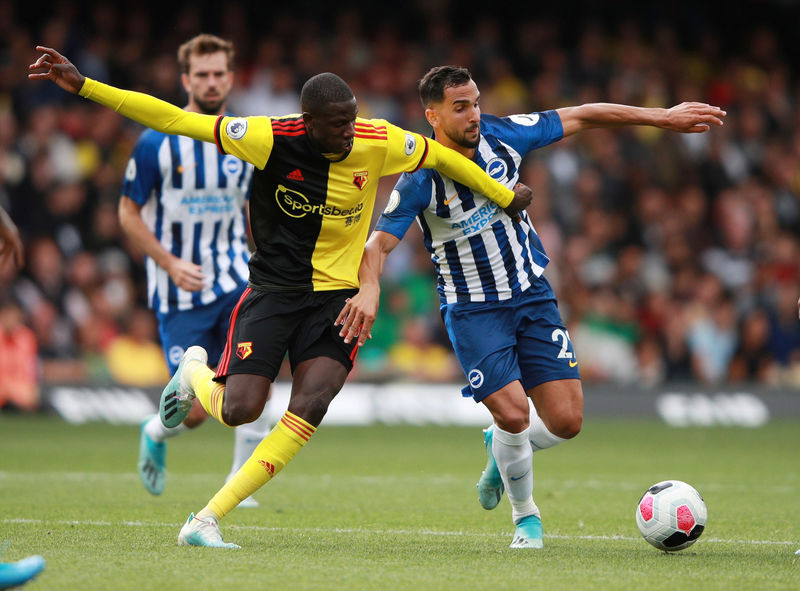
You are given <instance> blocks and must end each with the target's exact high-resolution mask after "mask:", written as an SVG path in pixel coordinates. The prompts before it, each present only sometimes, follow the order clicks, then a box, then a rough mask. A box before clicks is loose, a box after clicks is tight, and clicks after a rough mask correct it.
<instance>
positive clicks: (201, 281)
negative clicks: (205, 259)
mask: <svg viewBox="0 0 800 591" xmlns="http://www.w3.org/2000/svg"><path fill="white" fill-rule="evenodd" d="M167 272H168V273H169V276H170V277H171V278H172V281H173V282H174V283H175V285H177V286H178V287H180V288H181V289H182V290H184V291H200V290H201V289H203V288H204V287H206V276H205V275H204V274H203V268H202V267H201V266H200V265H195V264H194V263H192V262H191V261H184V260H183V259H179V258H178V257H175V258H174V259H172V262H171V263H170V265H169V268H168V269H167Z"/></svg>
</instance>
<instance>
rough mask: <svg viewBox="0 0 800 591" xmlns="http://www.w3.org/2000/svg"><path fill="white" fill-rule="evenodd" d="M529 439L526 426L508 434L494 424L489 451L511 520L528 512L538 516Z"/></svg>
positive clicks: (520, 517) (515, 520) (515, 519)
mask: <svg viewBox="0 0 800 591" xmlns="http://www.w3.org/2000/svg"><path fill="white" fill-rule="evenodd" d="M528 441H529V440H528V429H525V430H524V431H522V432H521V433H509V432H508V431H503V430H502V429H500V428H499V427H498V426H497V425H495V426H494V436H493V437H492V453H494V459H495V461H496V462H497V468H498V470H499V471H500V476H501V477H502V478H503V485H504V486H505V488H506V494H507V495H508V501H509V502H510V503H511V517H512V519H513V520H514V523H517V522H518V521H519V520H520V519H522V518H523V517H527V516H528V515H536V516H537V517H539V508H538V507H537V506H536V503H534V502H533V451H532V450H531V446H530V445H529V443H528Z"/></svg>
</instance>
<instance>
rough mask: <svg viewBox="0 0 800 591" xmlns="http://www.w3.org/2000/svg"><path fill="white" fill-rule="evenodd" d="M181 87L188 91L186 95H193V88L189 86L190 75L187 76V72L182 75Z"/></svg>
mask: <svg viewBox="0 0 800 591" xmlns="http://www.w3.org/2000/svg"><path fill="white" fill-rule="evenodd" d="M181 85H182V86H183V89H184V90H185V91H186V94H191V93H190V92H189V91H190V90H191V88H192V87H191V86H189V74H187V73H186V72H184V73H183V74H181Z"/></svg>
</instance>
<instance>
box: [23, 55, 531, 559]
mask: <svg viewBox="0 0 800 591" xmlns="http://www.w3.org/2000/svg"><path fill="white" fill-rule="evenodd" d="M37 51H41V52H42V55H41V56H40V57H39V58H38V59H37V60H36V62H35V63H33V64H31V66H30V70H31V72H32V73H31V74H29V77H30V78H31V79H33V80H37V79H39V80H46V79H49V80H52V81H54V82H55V83H56V84H58V85H59V86H60V87H61V88H63V89H65V90H68V91H69V92H72V93H80V95H81V96H84V97H86V98H89V99H91V100H94V101H96V102H99V103H101V104H103V105H106V106H109V107H112V108H114V109H115V110H116V111H118V112H120V113H122V114H123V115H125V116H128V117H131V118H132V119H134V120H136V121H139V122H140V123H143V124H144V125H147V126H148V127H152V128H153V129H157V130H159V131H164V132H169V133H173V134H179V135H186V136H189V137H192V138H195V139H200V140H203V141H207V142H214V143H216V144H217V147H218V148H219V150H220V152H222V153H226V154H233V155H235V156H237V157H239V158H241V159H243V160H245V161H247V162H250V163H252V164H253V165H255V168H256V169H255V171H254V173H253V187H252V196H251V199H250V220H251V226H252V230H253V239H254V242H255V245H256V253H255V254H254V255H253V257H252V259H251V260H250V280H249V285H248V288H247V289H246V290H245V291H244V294H243V295H242V298H241V299H240V300H239V303H238V304H237V306H236V308H235V309H234V311H233V313H232V315H231V320H230V327H229V332H228V340H227V344H226V346H225V349H224V351H223V354H222V358H221V360H220V364H219V366H218V368H217V372H216V375H215V373H214V372H213V371H212V370H210V369H209V368H208V366H207V365H206V361H207V354H206V352H205V350H204V349H202V348H201V347H190V348H189V349H188V350H187V351H186V353H185V354H184V355H183V357H182V359H181V362H180V364H179V365H178V369H177V370H176V372H175V375H174V376H173V378H172V380H170V383H169V384H167V387H166V388H165V389H164V392H163V394H162V398H161V407H160V414H161V419H162V421H163V422H164V424H165V425H166V426H168V427H169V426H172V425H175V424H177V423H179V422H181V421H182V420H183V419H184V418H185V417H186V414H187V413H188V412H189V409H190V408H191V402H192V400H193V399H194V398H195V397H197V399H198V400H200V403H201V404H202V405H203V408H204V409H205V410H206V411H207V412H208V413H209V414H210V415H211V416H213V417H214V418H216V419H217V420H219V421H220V422H222V423H223V424H226V425H229V426H234V425H240V424H244V423H247V422H250V421H252V420H254V419H255V418H256V417H258V416H259V415H260V414H261V412H262V409H263V407H264V403H265V401H266V398H267V393H268V391H269V387H270V384H271V383H272V381H273V380H274V378H275V375H276V374H277V372H278V369H279V367H280V364H281V362H282V360H283V357H284V355H285V354H286V353H287V352H288V354H289V362H290V364H291V368H292V374H293V380H292V389H291V394H290V400H289V408H288V409H287V411H286V413H285V414H284V415H283V417H282V418H281V419H280V421H279V422H278V424H277V425H276V426H275V428H274V429H273V430H272V432H271V433H270V434H269V435H268V436H267V437H266V438H265V439H264V440H263V441H262V442H261V443H260V444H259V445H258V447H257V448H256V450H255V452H253V455H252V456H251V457H250V459H248V460H247V461H246V462H245V464H244V466H242V468H241V469H240V470H239V472H237V473H236V475H235V476H234V477H233V478H231V480H230V481H229V482H228V483H226V484H225V486H223V488H222V489H220V491H219V492H218V493H217V494H216V495H214V497H213V498H212V499H211V500H210V501H209V503H208V504H207V505H206V506H205V507H204V508H203V509H202V510H201V511H200V512H199V513H198V514H197V515H196V516H195V515H194V514H191V515H190V516H189V519H188V520H187V521H186V523H185V524H184V526H183V527H182V528H181V531H180V533H179V535H178V543H179V544H188V545H196V546H212V547H217V548H235V547H238V546H236V544H232V543H228V542H225V541H223V539H222V535H221V533H220V531H219V526H218V520H219V519H221V518H222V517H223V516H225V515H226V514H227V513H229V512H230V511H231V510H232V509H233V508H234V507H235V506H236V505H237V504H238V503H239V502H240V501H241V500H242V499H244V498H246V497H248V496H249V495H251V494H252V493H253V492H254V491H255V490H257V489H258V488H259V487H261V486H263V485H264V484H266V483H267V482H268V481H269V480H270V479H271V478H273V477H274V476H275V474H277V473H278V472H279V471H280V470H281V469H282V468H283V467H284V466H285V465H286V464H287V463H288V462H289V461H290V460H291V459H292V458H293V457H294V456H295V454H297V453H298V452H299V451H300V449H301V448H302V447H303V446H304V445H305V444H306V442H307V441H308V440H309V438H310V437H311V436H312V435H313V433H314V432H315V430H316V429H317V427H318V426H319V424H320V422H321V421H322V418H323V417H324V416H325V413H326V412H327V410H328V405H329V404H330V403H331V401H332V400H333V398H334V397H335V396H336V394H337V393H338V392H339V390H340V389H341V387H342V385H343V384H344V381H345V379H346V378H347V375H348V373H349V372H350V370H351V369H352V367H353V362H354V360H355V357H356V354H357V352H358V347H357V345H356V343H349V342H348V343H345V342H344V339H343V338H342V337H341V336H340V335H339V330H338V328H337V327H336V326H335V324H334V321H335V320H336V317H337V315H338V314H339V311H340V310H341V309H342V306H344V304H345V302H346V301H347V299H348V298H351V297H353V296H354V295H355V294H356V293H357V291H358V267H359V263H360V261H361V256H362V252H363V248H364V243H365V242H366V239H367V234H368V231H369V224H370V220H371V217H372V211H373V207H374V204H375V193H376V189H377V185H378V180H379V179H380V177H382V176H386V175H391V174H395V173H400V172H404V171H405V172H411V171H414V170H417V169H419V168H437V169H438V170H440V171H441V172H443V173H444V174H446V175H447V176H448V177H450V178H453V179H455V180H456V181H457V182H459V183H461V184H462V185H465V186H468V187H470V188H471V189H472V190H474V191H476V193H480V194H483V195H486V196H487V197H488V198H489V199H491V200H492V201H493V202H495V203H497V204H498V205H499V206H500V207H501V208H503V209H502V210H501V213H498V215H508V216H515V215H516V214H517V212H518V211H520V210H521V209H524V208H525V207H527V205H528V204H529V203H530V201H531V192H530V189H529V188H528V187H526V186H524V185H522V184H518V185H515V186H514V189H513V190H512V189H509V188H508V187H507V186H505V185H502V184H500V183H498V182H497V181H495V180H494V179H492V178H490V177H489V176H488V175H487V174H486V173H485V172H484V171H483V170H481V169H480V168H479V167H478V166H477V165H476V164H475V163H474V162H471V161H470V160H469V159H467V158H465V157H463V156H462V155H460V154H459V153H458V152H455V151H453V150H449V149H447V148H444V147H442V146H441V145H440V144H438V143H437V142H435V141H433V140H429V139H427V138H425V137H424V136H421V135H419V134H416V133H411V132H408V131H405V130H403V129H400V128H399V127H396V126H394V125H392V124H391V123H389V122H388V121H385V120H382V119H361V118H358V116H357V114H358V103H357V101H356V98H355V96H354V95H353V92H352V90H351V89H350V87H349V86H348V85H347V84H346V83H345V82H344V81H343V80H342V79H341V78H339V77H338V76H336V75H335V74H331V73H324V74H318V75H317V76H314V77H312V78H310V79H309V80H308V81H306V83H305V85H304V86H303V89H302V91H301V96H300V102H301V108H302V111H303V112H302V114H298V115H289V116H286V117H266V116H263V117H243V118H237V117H223V116H220V117H214V116H209V115H201V114H197V113H188V112H186V111H183V110H181V109H179V108H177V107H173V106H172V105H170V104H168V103H165V102H163V101H159V100H158V99H155V98H153V97H150V96H147V95H143V94H140V93H135V92H128V91H124V90H120V89H117V88H114V87H111V86H107V85H105V84H102V83H100V82H97V81H95V80H91V79H88V78H84V77H83V76H82V75H81V74H80V72H78V70H77V69H76V68H75V66H73V65H72V64H71V63H70V62H69V61H68V60H67V59H66V58H64V57H63V56H62V55H60V54H59V53H58V52H56V51H54V50H52V49H48V48H45V47H38V48H37ZM509 219H510V218H509Z"/></svg>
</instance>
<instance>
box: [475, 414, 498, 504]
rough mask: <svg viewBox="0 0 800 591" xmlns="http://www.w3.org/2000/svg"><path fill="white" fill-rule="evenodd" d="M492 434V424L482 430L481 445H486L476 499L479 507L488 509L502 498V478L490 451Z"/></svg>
mask: <svg viewBox="0 0 800 591" xmlns="http://www.w3.org/2000/svg"><path fill="white" fill-rule="evenodd" d="M493 434H494V425H492V426H491V427H489V428H488V429H484V430H483V445H484V446H485V447H486V456H487V458H486V468H484V469H483V472H482V473H481V477H480V480H478V484H477V485H476V486H477V487H478V501H479V502H480V504H481V507H483V508H484V509H487V510H490V509H494V508H495V507H497V504H498V503H499V502H500V499H502V498H503V491H504V490H505V488H504V487H503V479H502V478H501V476H500V470H498V469H497V462H495V461H494V454H493V453H492V436H493Z"/></svg>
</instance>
